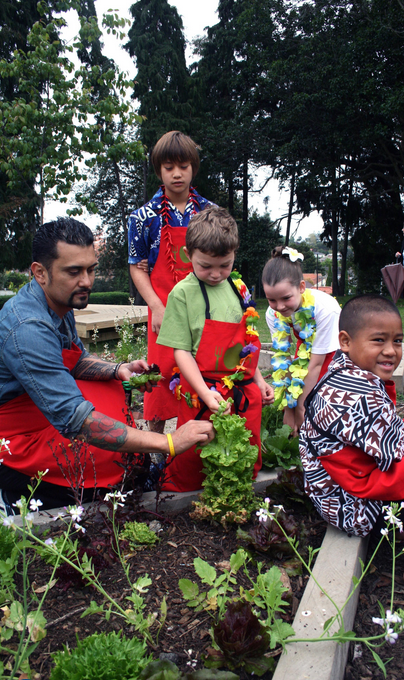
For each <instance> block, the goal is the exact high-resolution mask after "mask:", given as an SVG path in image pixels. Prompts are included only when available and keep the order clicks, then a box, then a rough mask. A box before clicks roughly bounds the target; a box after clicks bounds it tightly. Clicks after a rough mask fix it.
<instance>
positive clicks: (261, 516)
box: [255, 508, 268, 522]
mask: <svg viewBox="0 0 404 680" xmlns="http://www.w3.org/2000/svg"><path fill="white" fill-rule="evenodd" d="M255 514H256V515H257V517H258V521H259V522H266V521H267V517H268V513H267V511H266V510H265V508H260V509H259V510H257V512H256V513H255Z"/></svg>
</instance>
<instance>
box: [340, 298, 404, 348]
mask: <svg viewBox="0 0 404 680" xmlns="http://www.w3.org/2000/svg"><path fill="white" fill-rule="evenodd" d="M386 313H388V314H397V316H398V317H399V319H400V320H401V316H400V312H399V311H398V309H397V307H396V305H395V304H394V302H392V301H391V300H388V299H387V298H385V297H383V296H382V295H372V294H368V295H357V296H356V297H353V298H351V299H350V300H348V302H346V303H345V305H344V306H343V308H342V311H341V316H340V317H339V330H340V331H345V332H346V333H348V335H349V336H350V337H351V338H353V337H354V336H355V335H356V333H357V332H358V330H360V329H361V328H363V327H364V325H366V320H365V317H366V316H367V315H368V314H386Z"/></svg>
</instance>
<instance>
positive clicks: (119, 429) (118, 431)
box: [80, 411, 128, 451]
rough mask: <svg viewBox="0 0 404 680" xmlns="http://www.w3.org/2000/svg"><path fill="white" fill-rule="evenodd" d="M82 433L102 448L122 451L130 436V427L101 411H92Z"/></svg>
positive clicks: (86, 438)
mask: <svg viewBox="0 0 404 680" xmlns="http://www.w3.org/2000/svg"><path fill="white" fill-rule="evenodd" d="M80 435H81V436H82V437H83V439H85V440H86V441H88V442H89V444H94V445H95V446H98V447H99V448H100V449H107V450H108V451H120V450H121V449H122V447H123V446H124V444H125V442H126V440H127V438H128V428H127V427H126V425H124V424H123V423H120V422H119V420H113V419H112V418H109V417H108V416H105V415H104V414H103V413H100V412H99V411H92V413H90V415H89V416H88V417H87V418H86V419H85V421H84V423H83V426H82V428H81V431H80Z"/></svg>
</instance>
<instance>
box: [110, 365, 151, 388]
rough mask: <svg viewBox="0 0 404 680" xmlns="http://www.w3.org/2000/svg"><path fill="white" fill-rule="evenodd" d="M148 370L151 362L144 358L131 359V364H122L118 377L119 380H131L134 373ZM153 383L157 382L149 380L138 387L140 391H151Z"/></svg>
mask: <svg viewBox="0 0 404 680" xmlns="http://www.w3.org/2000/svg"><path fill="white" fill-rule="evenodd" d="M148 370H149V364H148V363H147V361H144V360H143V359H139V360H138V361H131V362H130V363H129V364H122V366H120V367H119V370H118V378H119V380H129V378H130V376H131V375H132V373H144V372H145V371H148ZM153 384H155V383H151V382H147V383H145V384H144V385H142V386H141V387H139V388H137V389H138V391H139V392H151V391H152V387H153Z"/></svg>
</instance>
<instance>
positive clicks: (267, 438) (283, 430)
mask: <svg viewBox="0 0 404 680" xmlns="http://www.w3.org/2000/svg"><path fill="white" fill-rule="evenodd" d="M291 433H292V428H291V427H289V425H283V426H282V427H280V428H278V429H277V430H275V433H274V434H273V435H272V436H271V435H269V433H268V432H267V431H265V432H263V438H262V439H261V445H262V465H263V466H264V467H266V468H269V469H271V468H274V467H278V466H280V467H283V468H285V469H286V470H289V468H290V467H291V466H292V465H296V466H297V467H301V460H300V456H299V437H291Z"/></svg>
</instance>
